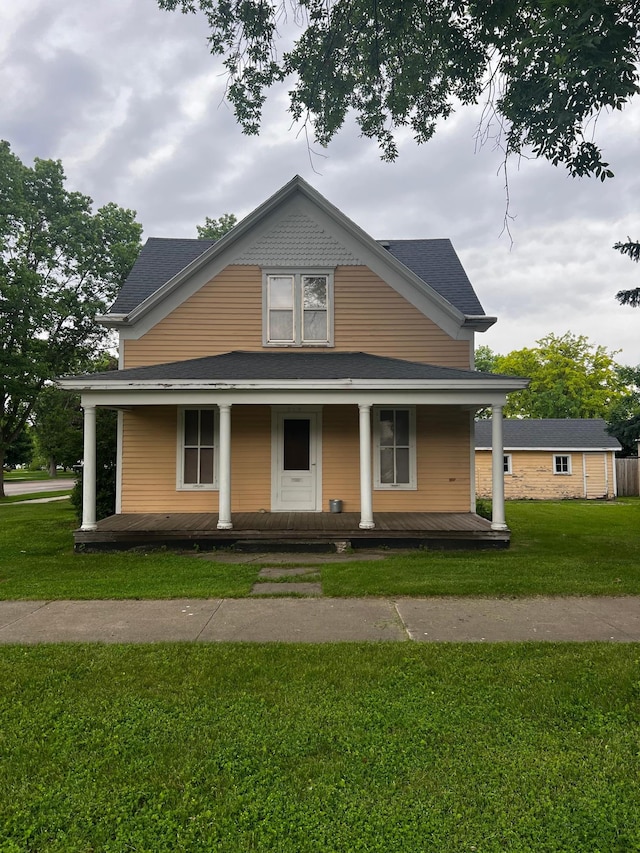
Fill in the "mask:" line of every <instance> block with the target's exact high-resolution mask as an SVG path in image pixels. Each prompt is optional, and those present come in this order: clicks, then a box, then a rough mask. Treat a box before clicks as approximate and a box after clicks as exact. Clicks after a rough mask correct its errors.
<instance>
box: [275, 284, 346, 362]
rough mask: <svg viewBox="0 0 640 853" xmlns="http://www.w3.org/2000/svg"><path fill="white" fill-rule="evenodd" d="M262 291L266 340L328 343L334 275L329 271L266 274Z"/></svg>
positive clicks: (287, 343)
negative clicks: (263, 294) (263, 295)
mask: <svg viewBox="0 0 640 853" xmlns="http://www.w3.org/2000/svg"><path fill="white" fill-rule="evenodd" d="M264 292H265V299H264V301H265V318H264V327H265V329H264V343H265V344H270V345H274V346H303V345H304V346H323V345H324V346H328V345H330V344H331V335H332V329H331V327H332V310H333V306H332V297H333V277H332V276H331V275H330V274H329V273H287V274H279V273H273V274H267V275H265V279H264Z"/></svg>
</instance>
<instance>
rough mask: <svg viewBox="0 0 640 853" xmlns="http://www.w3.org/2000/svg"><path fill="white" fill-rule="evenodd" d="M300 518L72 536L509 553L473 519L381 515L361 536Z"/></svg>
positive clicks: (155, 523)
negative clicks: (288, 521) (223, 527)
mask: <svg viewBox="0 0 640 853" xmlns="http://www.w3.org/2000/svg"><path fill="white" fill-rule="evenodd" d="M265 515H266V516H271V517H268V518H265ZM282 515H283V518H282V522H285V518H284V516H288V515H289V514H287V513H283V514H282ZM304 515H307V514H304V513H303V514H300V515H298V514H296V518H295V524H296V526H295V527H290V526H285V524H284V523H283V524H282V525H278V524H274V523H273V522H274V519H273V516H272V514H269V513H267V514H260V513H239V514H238V518H237V519H236V518H235V516H233V515H232V520H233V522H234V527H233V528H232V529H230V530H218V529H217V528H216V523H217V516H215V515H213V514H211V515H207V516H206V519H205V518H203V516H202V515H201V514H194V515H193V518H192V519H190V520H189V519H187V520H186V521H185V515H184V514H181V515H180V517H178V516H175V523H172V521H173V520H174V518H172V516H171V515H165V514H147V515H141V516H133V515H131V516H128V517H126V516H111V517H110V518H108V519H104V520H103V521H101V522H99V523H98V529H97V530H92V531H87V530H75V531H74V534H73V537H74V547H75V550H76V551H94V550H96V551H97V550H127V549H133V548H161V547H169V548H172V549H176V550H177V549H181V550H185V549H187V550H189V549H193V548H196V547H197V548H199V549H202V550H215V549H216V548H229V547H236V548H238V550H260V548H261V546H264V547H268V548H269V549H275V550H283V551H284V550H287V549H288V548H289V549H291V550H296V551H304V550H310V551H311V550H326V551H331V550H333V551H335V550H336V548H337V547H344V545H345V543H346V544H347V545H350V546H351V547H353V548H375V547H391V548H402V547H404V548H420V547H422V548H427V549H468V550H475V549H497V548H508V547H509V543H510V539H511V532H510V531H509V530H504V531H494V530H491V526H490V524H489V522H487V521H486V520H485V519H482V518H480V517H478V516H476V515H473V514H472V513H409V514H405V513H380V514H379V515H380V518H379V519H378V516H375V520H376V527H375V528H374V529H372V530H361V529H360V528H359V527H358V526H357V520H356V519H357V518H358V516H357V515H356V514H355V513H350V514H349V515H352V516H353V519H351V518H346V517H345V516H346V515H347V514H344V515H342V517H338V518H336V517H335V516H334V517H333V518H332V517H331V516H330V515H329V514H326V513H323V514H315V515H314V517H313V522H314V523H313V524H305V519H304V518H303V516H304ZM309 515H313V514H309ZM319 516H323V517H321V518H319ZM189 522H191V523H189ZM267 525H269V526H267Z"/></svg>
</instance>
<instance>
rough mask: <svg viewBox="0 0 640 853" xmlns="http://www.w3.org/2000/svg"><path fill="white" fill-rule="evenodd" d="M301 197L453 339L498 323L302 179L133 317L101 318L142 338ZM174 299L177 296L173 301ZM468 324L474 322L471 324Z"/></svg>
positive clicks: (153, 296) (314, 214) (247, 219)
mask: <svg viewBox="0 0 640 853" xmlns="http://www.w3.org/2000/svg"><path fill="white" fill-rule="evenodd" d="M296 198H297V199H299V200H300V201H301V202H302V204H301V208H302V209H303V211H304V212H306V213H308V214H310V215H311V216H312V217H313V218H314V219H316V220H319V221H320V223H321V224H322V225H323V226H324V227H326V228H327V229H328V230H329V231H330V233H333V234H334V235H335V236H336V237H337V238H338V239H341V240H342V242H343V243H344V244H345V246H346V247H347V248H349V249H350V250H351V251H352V252H353V254H354V255H356V256H358V257H359V258H361V259H362V262H363V264H365V265H366V266H368V267H369V268H370V269H371V270H372V271H373V272H375V273H376V275H378V276H380V278H382V279H383V280H384V281H385V282H387V283H388V284H389V285H390V286H391V287H393V288H394V290H396V291H397V292H398V293H399V294H400V295H401V296H403V297H404V298H405V299H406V300H407V301H408V302H410V303H411V304H412V305H413V306H414V307H415V308H417V309H418V310H419V311H420V312H421V313H422V314H424V315H425V316H427V317H429V318H430V319H431V320H433V321H434V322H435V323H436V324H437V325H438V326H440V328H441V329H442V330H443V331H445V332H446V333H447V334H449V335H450V336H451V337H453V338H454V339H469V340H471V339H472V335H473V331H474V330H478V331H484V329H485V328H488V327H489V325H492V324H493V322H495V319H494V318H489V317H486V318H485V317H472V318H471V317H466V316H465V315H464V314H463V313H462V312H461V311H459V310H458V309H457V308H455V307H454V306H453V305H452V304H451V303H450V302H448V301H447V300H446V299H445V298H444V297H443V296H441V295H440V294H439V293H438V292H437V291H436V290H434V289H433V288H432V287H431V286H430V285H428V284H427V283H426V282H424V281H423V280H422V279H421V278H419V277H418V276H417V275H415V273H413V272H412V271H411V270H409V269H408V268H407V267H405V266H404V264H402V263H401V262H400V261H398V260H397V259H396V258H394V257H393V255H391V254H390V253H389V252H388V251H387V250H386V249H384V248H383V247H382V246H381V245H380V244H379V243H377V242H376V241H375V240H374V239H373V238H372V237H370V236H369V235H368V234H367V233H366V232H365V231H363V230H362V228H360V226H358V225H356V224H355V222H353V221H352V220H350V219H349V218H348V217H347V216H345V215H344V214H343V213H342V211H340V210H339V209H338V208H337V207H335V206H334V205H332V204H331V203H330V202H329V201H327V199H325V198H324V197H323V196H322V195H321V194H320V193H318V192H317V191H316V190H314V189H313V188H312V187H311V186H310V185H309V184H307V183H306V181H304V180H303V179H302V178H300V177H297V176H296V177H295V178H294V179H292V180H291V181H289V183H288V184H285V186H284V187H283V188H282V189H281V190H279V191H278V192H277V193H275V194H274V195H273V196H271V197H270V198H269V199H267V201H265V202H264V203H263V204H261V205H260V206H259V207H257V208H256V209H255V210H254V211H253V213H250V214H249V215H248V216H247V217H245V218H244V219H243V220H242V221H241V222H239V223H238V224H237V225H236V226H235V227H234V228H233V230H232V231H230V232H228V233H227V234H225V235H224V236H223V237H221V238H220V240H218V241H217V242H216V243H215V244H214V245H213V246H211V247H210V248H209V249H207V250H206V251H205V252H203V253H202V254H201V255H200V256H199V257H198V258H196V259H195V260H193V261H192V262H191V263H190V264H188V265H187V266H186V267H184V269H182V270H181V271H180V272H179V273H177V275H175V276H174V277H173V278H172V279H170V280H169V281H167V282H166V283H165V284H164V285H162V287H160V288H159V289H158V290H156V291H155V292H154V293H153V294H151V295H150V296H149V297H147V299H145V300H144V302H142V303H140V305H138V306H137V307H136V308H134V309H133V311H131V312H130V313H129V314H128V315H122V314H113V315H110V314H107V315H102V316H101V317H100V322H101V323H102V324H103V325H105V326H109V327H111V328H120V329H121V332H122V336H123V338H124V339H135V338H138V337H140V336H142V335H143V334H145V333H146V332H147V331H149V329H150V328H152V327H153V326H154V325H155V324H156V323H157V322H159V321H160V320H161V319H163V318H164V317H165V316H166V315H167V314H169V313H170V312H171V311H172V310H174V309H175V308H176V307H178V305H180V304H181V303H182V302H183V301H184V300H185V299H187V298H188V297H189V296H190V295H192V294H193V293H195V292H196V291H197V290H198V289H199V288H200V287H202V286H203V285H204V284H206V283H207V282H208V281H210V280H211V279H212V278H214V277H215V276H216V275H218V274H219V273H220V272H222V270H223V269H224V268H225V267H226V266H228V265H229V264H231V263H233V258H234V257H238V256H239V255H240V254H241V253H242V252H243V251H244V250H245V249H246V248H248V246H249V245H251V244H252V243H254V242H255V241H256V240H258V239H260V237H261V236H263V235H264V234H265V233H266V232H267V230H268V229H269V228H271V227H272V223H268V219H269V216H270V215H271V214H272V213H274V212H275V211H276V210H277V209H279V208H280V209H282V208H286V206H287V204H286V203H287V202H290V201H294V200H295V199H296ZM305 202H306V204H305ZM305 208H306V210H305ZM323 220H324V221H323ZM188 279H191V286H190V287H189V288H187V289H185V288H183V284H184V283H185V282H186V281H187V280H188ZM171 296H173V297H174V298H173V299H172V298H171ZM469 320H470V321H471V322H468V321H469ZM143 321H144V322H143ZM487 323H488V325H487Z"/></svg>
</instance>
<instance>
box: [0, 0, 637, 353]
mask: <svg viewBox="0 0 640 853" xmlns="http://www.w3.org/2000/svg"><path fill="white" fill-rule="evenodd" d="M206 35H207V29H206V25H205V22H204V21H203V20H202V19H199V18H198V17H196V16H193V15H190V16H184V15H182V14H180V13H178V12H163V11H161V10H160V9H159V8H158V6H157V3H156V2H155V0H64V2H63V3H52V2H50V0H19V2H18V0H0V87H1V91H2V96H1V97H0V138H3V139H6V140H8V142H9V143H10V144H11V147H12V149H13V151H14V152H15V153H16V154H17V155H18V156H19V157H20V158H21V159H22V161H23V162H25V163H28V164H31V163H32V161H33V158H34V157H41V158H45V159H47V158H54V159H60V160H61V161H62V163H63V165H64V168H65V172H66V174H67V179H68V180H67V184H68V187H69V188H70V189H74V190H78V191H80V192H83V193H86V194H88V195H90V196H91V197H92V198H93V199H94V201H95V202H96V205H98V206H99V205H102V204H104V203H106V202H108V201H114V202H116V203H117V204H119V205H121V206H122V207H128V208H133V209H134V210H136V211H137V214H138V220H139V221H140V222H141V223H142V225H143V226H144V236H145V237H151V236H155V237H195V236H196V225H197V224H200V223H202V222H203V221H204V218H205V216H212V217H216V218H217V217H219V216H220V215H221V214H222V213H227V212H228V213H235V214H236V215H237V216H238V218H241V217H243V216H244V215H246V214H247V213H250V212H251V211H252V210H253V209H254V208H255V207H257V205H258V204H260V203H261V202H262V201H264V200H265V199H266V198H267V197H268V196H270V195H271V194H272V193H274V192H275V191H276V190H278V189H279V188H280V187H281V186H282V185H283V184H285V183H286V182H287V181H288V180H290V178H291V177H293V175H295V174H299V175H301V176H302V177H303V178H305V179H306V180H307V181H309V182H310V183H311V184H312V185H313V186H314V187H315V188H316V189H317V190H318V191H319V192H321V193H322V194H323V195H324V196H325V197H326V198H327V199H329V201H331V202H332V203H333V204H335V205H337V207H339V208H340V209H341V210H342V211H343V212H344V213H345V214H346V215H347V216H349V217H350V218H351V219H353V220H354V221H355V222H356V223H357V224H358V225H360V226H361V227H362V228H364V229H365V231H367V232H368V233H369V234H370V235H371V236H372V237H374V238H376V239H385V238H395V239H402V238H407V237H449V238H450V239H451V240H452V242H453V244H454V246H455V248H456V250H457V252H458V254H459V256H460V258H461V260H462V263H463V265H464V266H465V268H466V271H467V273H468V275H469V278H470V279H471V282H472V284H473V285H474V287H475V289H476V292H477V293H478V296H479V298H480V301H481V302H482V304H483V306H484V308H485V311H486V312H487V314H491V315H496V316H497V317H498V323H497V324H496V325H495V326H494V327H493V329H491V330H490V331H488V332H487V333H485V334H484V335H478V336H477V343H478V344H487V345H489V346H490V347H491V348H492V349H493V350H495V351H496V352H501V353H506V352H509V351H510V350H513V349H519V348H521V347H524V346H533V345H535V341H536V340H537V339H538V338H540V337H542V336H543V335H545V334H547V333H549V332H554V333H556V334H563V333H564V332H566V331H568V330H570V331H572V332H574V333H576V334H581V335H586V336H587V337H589V338H590V340H591V341H592V342H593V343H597V344H601V345H603V346H606V347H607V348H608V349H610V350H621V352H620V353H619V355H618V356H617V359H618V360H619V361H620V362H621V363H624V364H638V363H640V309H632V308H623V307H622V306H620V305H619V304H618V303H617V302H616V301H615V299H614V294H615V293H616V292H617V291H618V290H620V289H627V288H631V287H637V286H638V285H640V266H639V265H637V264H633V263H632V262H631V261H630V260H629V259H628V258H626V257H623V256H622V255H620V254H619V253H618V252H614V251H613V250H612V248H611V247H612V246H613V243H615V242H616V241H617V240H624V239H626V237H627V236H630V237H631V238H632V239H634V240H637V239H640V211H639V207H640V101H637V102H636V103H634V104H632V105H631V107H629V108H627V109H626V110H625V111H623V112H620V113H616V114H615V115H606V116H601V117H600V119H599V121H598V124H597V127H596V135H595V140H596V142H597V143H598V144H600V145H601V146H602V147H603V149H604V153H605V159H606V160H608V162H609V163H610V164H611V166H612V168H613V170H614V172H615V174H616V177H615V178H614V179H613V180H611V181H607V182H605V183H604V184H603V183H601V182H600V181H598V180H595V179H587V180H585V179H582V180H578V179H572V178H570V177H568V176H567V173H566V171H565V170H564V169H557V168H554V167H553V166H551V165H549V164H547V163H543V162H541V161H522V163H520V165H519V167H518V164H517V163H515V162H513V163H512V164H511V166H510V196H511V203H510V214H511V215H512V216H513V217H514V218H513V219H512V220H511V222H510V228H511V236H512V241H513V242H512V241H511V240H510V238H509V236H508V235H507V234H505V233H502V234H501V232H502V230H503V219H504V214H505V204H506V202H505V190H504V175H503V174H502V173H501V172H500V165H501V156H500V153H499V151H496V150H495V149H494V147H493V146H492V145H491V144H487V145H485V146H484V147H483V148H481V149H480V150H476V146H475V143H474V136H475V131H476V127H477V122H478V112H477V110H474V109H473V108H470V109H469V108H463V109H461V110H460V111H459V112H458V113H456V114H455V115H454V116H453V118H451V119H450V120H448V121H447V122H446V123H444V124H443V125H442V126H441V127H440V128H439V130H438V131H437V133H436V137H435V138H434V140H432V141H431V142H429V143H428V144H427V145H423V146H417V145H416V144H415V143H414V142H413V141H412V140H411V138H410V137H409V136H407V137H405V138H403V139H402V140H401V144H400V155H399V157H398V160H397V161H396V162H395V163H393V164H389V163H383V162H382V161H381V160H380V157H379V151H378V148H377V146H376V144H375V143H372V142H369V141H367V140H364V139H362V138H360V137H359V135H358V130H357V127H356V126H355V125H354V124H353V123H350V124H349V126H348V127H345V128H344V129H343V131H342V132H341V133H340V134H339V136H338V137H337V138H336V140H335V141H334V142H333V143H332V144H331V145H330V146H329V148H328V149H327V150H324V151H323V150H322V149H319V148H318V147H317V146H313V145H312V146H311V149H312V150H311V152H310V150H309V145H308V141H307V139H306V138H305V135H304V133H302V132H300V129H299V128H296V127H291V121H290V118H289V116H288V113H287V103H288V100H287V94H286V89H283V90H277V91H274V93H273V94H272V96H271V97H270V98H269V100H268V102H267V105H266V108H265V112H264V121H263V129H262V132H261V134H260V136H259V137H247V136H244V135H243V134H242V133H241V131H240V129H239V127H238V125H237V124H236V122H235V119H234V117H233V113H232V111H231V109H230V107H229V106H228V104H226V102H225V100H224V86H225V78H224V76H223V75H222V73H221V67H220V62H219V60H215V59H214V58H213V57H211V55H210V54H209V52H208V48H207V44H206ZM313 152H316V153H313Z"/></svg>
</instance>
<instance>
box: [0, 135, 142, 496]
mask: <svg viewBox="0 0 640 853" xmlns="http://www.w3.org/2000/svg"><path fill="white" fill-rule="evenodd" d="M64 181H65V176H64V171H63V168H62V164H61V163H60V162H59V161H53V160H40V159H36V160H35V162H34V165H33V167H28V166H25V165H24V164H23V163H22V162H21V161H20V160H19V158H18V157H17V156H16V155H15V154H13V152H12V151H11V149H10V146H9V144H8V143H7V142H0V472H1V470H2V463H3V458H4V453H5V451H6V448H7V447H8V446H9V445H10V444H12V442H14V441H15V440H16V438H17V436H18V435H20V433H21V431H22V430H23V429H24V426H25V424H26V423H27V422H28V419H29V418H30V416H31V413H32V411H33V408H34V406H35V403H36V400H37V399H38V395H39V394H40V392H41V390H42V388H43V387H44V386H45V384H46V383H47V382H49V381H50V380H51V379H53V378H54V377H56V376H59V375H61V374H64V373H73V372H77V371H79V370H82V369H84V366H85V365H86V362H87V359H88V358H89V357H90V356H91V354H92V353H94V352H95V350H96V348H97V347H98V346H99V345H100V343H101V341H102V340H103V339H104V336H105V331H104V330H103V329H102V328H101V327H100V326H98V325H97V324H96V323H95V315H96V314H98V313H100V312H102V311H104V310H105V308H106V306H107V305H108V303H109V302H110V301H112V299H113V298H114V296H115V293H116V291H117V289H118V287H119V286H120V284H121V283H122V281H123V280H124V278H125V277H126V275H127V274H128V272H129V270H130V269H131V266H132V265H133V262H134V260H135V258H136V257H137V254H138V251H139V249H140V236H141V232H142V227H141V226H140V225H139V224H138V223H137V222H136V221H135V213H134V212H133V211H131V210H124V209H123V208H120V207H117V205H115V204H112V203H110V204H107V205H105V206H104V207H101V208H100V209H99V210H98V211H97V212H96V213H93V212H92V201H91V199H90V198H89V197H88V196H85V195H82V194H81V193H78V192H70V191H69V190H67V189H66V188H65V186H64ZM3 494H4V490H3V480H2V474H1V473H0V496H2V495H3Z"/></svg>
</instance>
